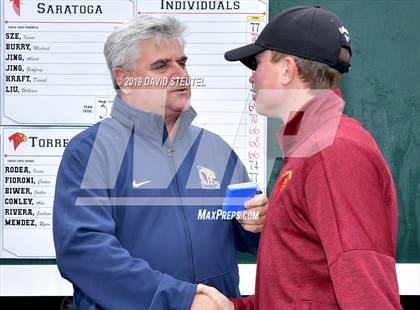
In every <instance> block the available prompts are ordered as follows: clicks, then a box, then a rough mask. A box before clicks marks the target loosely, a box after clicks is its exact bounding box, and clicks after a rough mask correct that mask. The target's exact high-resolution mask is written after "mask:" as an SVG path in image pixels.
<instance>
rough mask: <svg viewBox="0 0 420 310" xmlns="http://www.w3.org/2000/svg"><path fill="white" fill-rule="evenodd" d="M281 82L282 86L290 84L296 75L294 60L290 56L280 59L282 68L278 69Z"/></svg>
mask: <svg viewBox="0 0 420 310" xmlns="http://www.w3.org/2000/svg"><path fill="white" fill-rule="evenodd" d="M280 74H281V83H282V85H283V86H288V85H290V84H291V83H292V82H293V81H294V79H295V78H296V76H297V64H296V60H295V59H294V58H293V57H291V56H286V57H284V58H283V59H282V68H281V71H280Z"/></svg>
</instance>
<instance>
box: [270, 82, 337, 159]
mask: <svg viewBox="0 0 420 310" xmlns="http://www.w3.org/2000/svg"><path fill="white" fill-rule="evenodd" d="M343 110H344V101H343V99H342V98H341V92H340V90H339V89H334V90H328V91H325V92H323V93H321V94H318V95H316V96H315V97H313V98H312V99H311V100H309V101H308V102H307V103H305V104H304V106H303V107H302V108H301V109H300V111H297V112H296V113H295V114H294V115H293V116H292V118H291V119H289V121H288V122H287V123H286V124H285V125H284V126H282V128H281V129H280V131H279V132H278V133H277V140H278V143H279V146H280V148H281V149H282V151H283V154H284V156H285V157H310V156H312V155H314V154H315V153H317V152H319V151H321V150H322V149H324V148H325V147H328V146H329V145H331V144H332V143H333V142H334V138H335V135H336V133H337V129H338V126H339V123H340V120H341V116H342V114H343Z"/></svg>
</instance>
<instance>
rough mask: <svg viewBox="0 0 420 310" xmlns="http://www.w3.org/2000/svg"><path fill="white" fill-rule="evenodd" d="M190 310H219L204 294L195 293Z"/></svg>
mask: <svg viewBox="0 0 420 310" xmlns="http://www.w3.org/2000/svg"><path fill="white" fill-rule="evenodd" d="M197 291H198V290H197ZM190 310H220V308H219V306H218V304H217V303H216V302H215V301H213V299H211V297H209V296H208V295H206V294H204V293H198V292H197V293H196V294H195V297H194V300H193V303H192V305H191V309H190Z"/></svg>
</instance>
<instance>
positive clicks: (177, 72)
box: [172, 63, 188, 77]
mask: <svg viewBox="0 0 420 310" xmlns="http://www.w3.org/2000/svg"><path fill="white" fill-rule="evenodd" d="M172 76H180V77H183V76H188V71H187V68H186V67H185V66H183V65H180V64H178V63H177V64H176V65H175V68H174V70H173V73H172Z"/></svg>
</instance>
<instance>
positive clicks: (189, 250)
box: [167, 147, 196, 283]
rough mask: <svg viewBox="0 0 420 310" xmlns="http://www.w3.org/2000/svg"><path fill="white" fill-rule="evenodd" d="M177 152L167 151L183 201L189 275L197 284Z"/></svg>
mask: <svg viewBox="0 0 420 310" xmlns="http://www.w3.org/2000/svg"><path fill="white" fill-rule="evenodd" d="M174 152H175V151H174V150H172V147H170V148H169V149H168V150H167V154H168V157H170V158H171V163H172V167H173V171H174V175H175V179H176V186H177V190H178V194H179V199H180V200H181V205H180V206H179V210H180V212H181V213H182V218H183V221H184V233H185V239H186V242H187V257H188V267H189V269H190V270H189V273H190V278H191V281H192V283H195V282H196V280H195V270H194V261H193V253H192V240H191V231H190V227H189V225H188V221H187V215H186V214H185V209H184V202H183V199H182V194H181V187H180V185H179V180H178V174H177V171H176V169H175V168H176V167H175V162H174V158H173V153H174Z"/></svg>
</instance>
